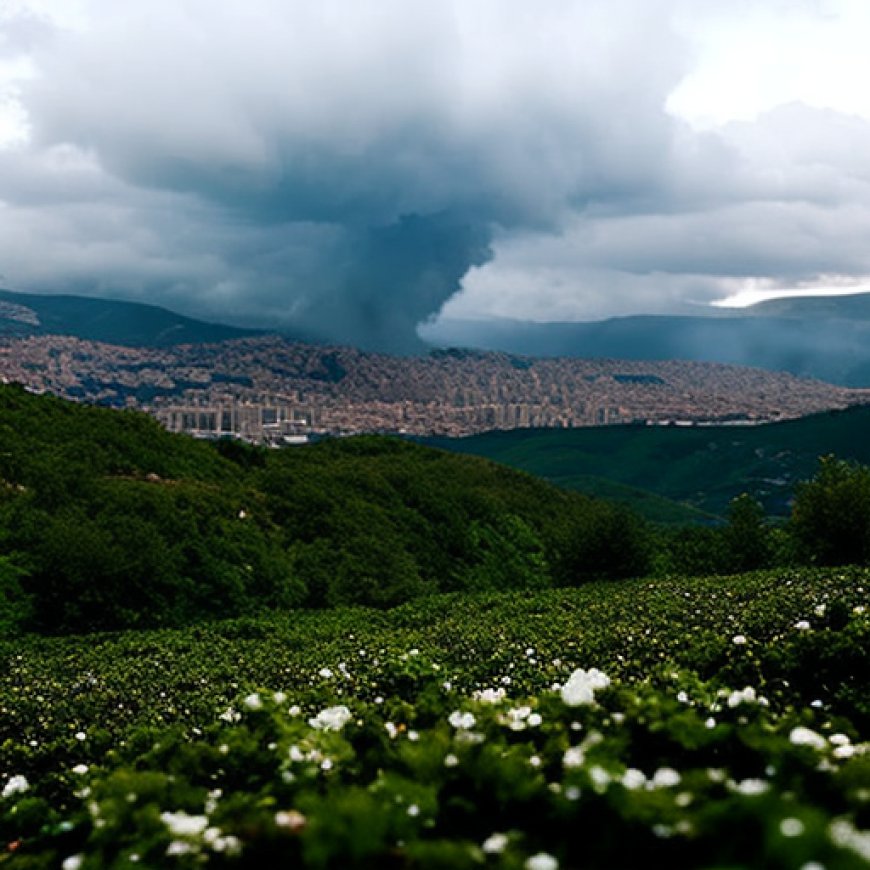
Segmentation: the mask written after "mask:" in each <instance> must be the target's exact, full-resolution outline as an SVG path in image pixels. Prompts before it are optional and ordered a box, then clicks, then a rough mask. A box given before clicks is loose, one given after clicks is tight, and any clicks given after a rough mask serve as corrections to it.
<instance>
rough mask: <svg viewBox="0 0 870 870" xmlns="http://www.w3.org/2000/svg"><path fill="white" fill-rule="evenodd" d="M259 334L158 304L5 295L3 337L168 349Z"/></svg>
mask: <svg viewBox="0 0 870 870" xmlns="http://www.w3.org/2000/svg"><path fill="white" fill-rule="evenodd" d="M257 334H260V331H259V330H253V329H240V328H238V327H235V326H226V325H224V324H220V323H207V322H205V321H202V320H195V319H193V318H191V317H184V316H182V315H181V314H176V313H175V312H173V311H169V310H168V309H166V308H160V307H159V306H157V305H146V304H143V303H141V302H121V301H118V300H112V299H95V298H90V297H86V296H70V295H38V294H33V293H14V292H12V291H11V290H0V336H4V335H7V336H14V337H23V336H28V335H71V336H74V337H75V338H81V339H84V340H87V341H102V342H106V343H107V344H120V345H127V346H130V347H168V346H171V345H174V344H196V343H201V342H214V341H225V340H227V339H231V338H244V337H245V336H249V335H257Z"/></svg>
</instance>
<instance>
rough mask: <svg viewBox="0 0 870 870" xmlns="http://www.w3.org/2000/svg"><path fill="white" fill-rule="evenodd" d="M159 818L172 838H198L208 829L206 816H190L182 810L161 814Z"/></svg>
mask: <svg viewBox="0 0 870 870" xmlns="http://www.w3.org/2000/svg"><path fill="white" fill-rule="evenodd" d="M160 818H161V820H162V821H163V824H164V825H166V827H167V828H169V832H170V833H171V834H172V836H174V837H198V836H199V835H200V834H201V833H202V832H203V831H204V830H205V829H206V828H207V827H208V817H207V816H190V815H188V814H187V813H185V812H184V811H183V810H182V811H180V812H177V813H161V814H160Z"/></svg>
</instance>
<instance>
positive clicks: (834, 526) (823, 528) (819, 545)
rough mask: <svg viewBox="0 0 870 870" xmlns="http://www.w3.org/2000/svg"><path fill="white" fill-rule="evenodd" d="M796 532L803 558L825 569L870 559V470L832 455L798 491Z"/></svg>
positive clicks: (793, 524) (794, 513) (794, 514)
mask: <svg viewBox="0 0 870 870" xmlns="http://www.w3.org/2000/svg"><path fill="white" fill-rule="evenodd" d="M791 530H792V534H793V536H794V538H795V541H796V544H797V547H798V552H799V554H800V556H801V557H802V558H803V559H804V560H807V561H811V562H814V563H817V564H820V565H844V564H862V565H863V564H867V562H868V561H870V468H867V467H866V466H860V465H855V464H853V463H850V462H845V461H843V460H839V459H836V458H835V457H833V456H826V457H824V458H823V459H821V461H820V463H819V468H818V471H817V473H816V475H815V477H814V478H813V479H812V480H810V481H807V482H805V483H802V484H801V485H800V486H799V487H798V490H797V493H796V497H795V503H794V508H793V511H792V516H791Z"/></svg>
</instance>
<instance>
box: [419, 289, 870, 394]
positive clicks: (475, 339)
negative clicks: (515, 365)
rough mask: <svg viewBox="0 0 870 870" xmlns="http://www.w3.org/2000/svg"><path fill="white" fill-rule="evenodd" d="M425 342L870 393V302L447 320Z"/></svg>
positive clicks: (854, 299)
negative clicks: (777, 374) (732, 368)
mask: <svg viewBox="0 0 870 870" xmlns="http://www.w3.org/2000/svg"><path fill="white" fill-rule="evenodd" d="M429 335H430V340H435V339H437V336H439V335H443V336H445V338H444V339H442V340H440V341H439V342H438V343H443V344H460V345H464V346H469V347H479V348H482V349H485V350H497V351H503V352H506V353H518V354H527V355H529V356H537V357H562V356H573V357H584V358H609V359H632V360H666V359H678V360H688V361H695V362H718V363H729V364H734V365H745V366H752V367H756V368H763V369H767V370H769V371H785V372H790V373H791V374H794V375H797V376H799V377H809V378H817V379H819V380H822V381H827V382H828V383H833V384H839V385H841V386H846V387H866V386H870V295H868V294H862V295H860V296H857V295H856V296H837V297H827V298H817V297H812V298H792V299H777V300H771V301H769V302H765V303H759V304H758V305H755V306H752V307H751V308H747V309H739V310H734V311H731V310H729V311H728V312H727V313H724V310H722V309H720V310H719V311H718V312H711V313H709V314H706V315H703V316H692V315H635V316H630V317H614V318H610V319H609V320H600V321H591V322H578V323H573V322H560V323H526V322H523V321H517V320H509V319H503V320H494V321H486V322H484V321H460V320H454V321H447V322H445V323H444V324H443V325H441V326H440V327H439V328H438V329H436V330H430V331H429Z"/></svg>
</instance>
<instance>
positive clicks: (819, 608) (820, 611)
mask: <svg viewBox="0 0 870 870" xmlns="http://www.w3.org/2000/svg"><path fill="white" fill-rule="evenodd" d="M826 610H827V607H826V606H825V605H824V604H817V605H816V606H815V607H814V608H813V613H814V614H815V615H816V616H824V615H825V611H826Z"/></svg>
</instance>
